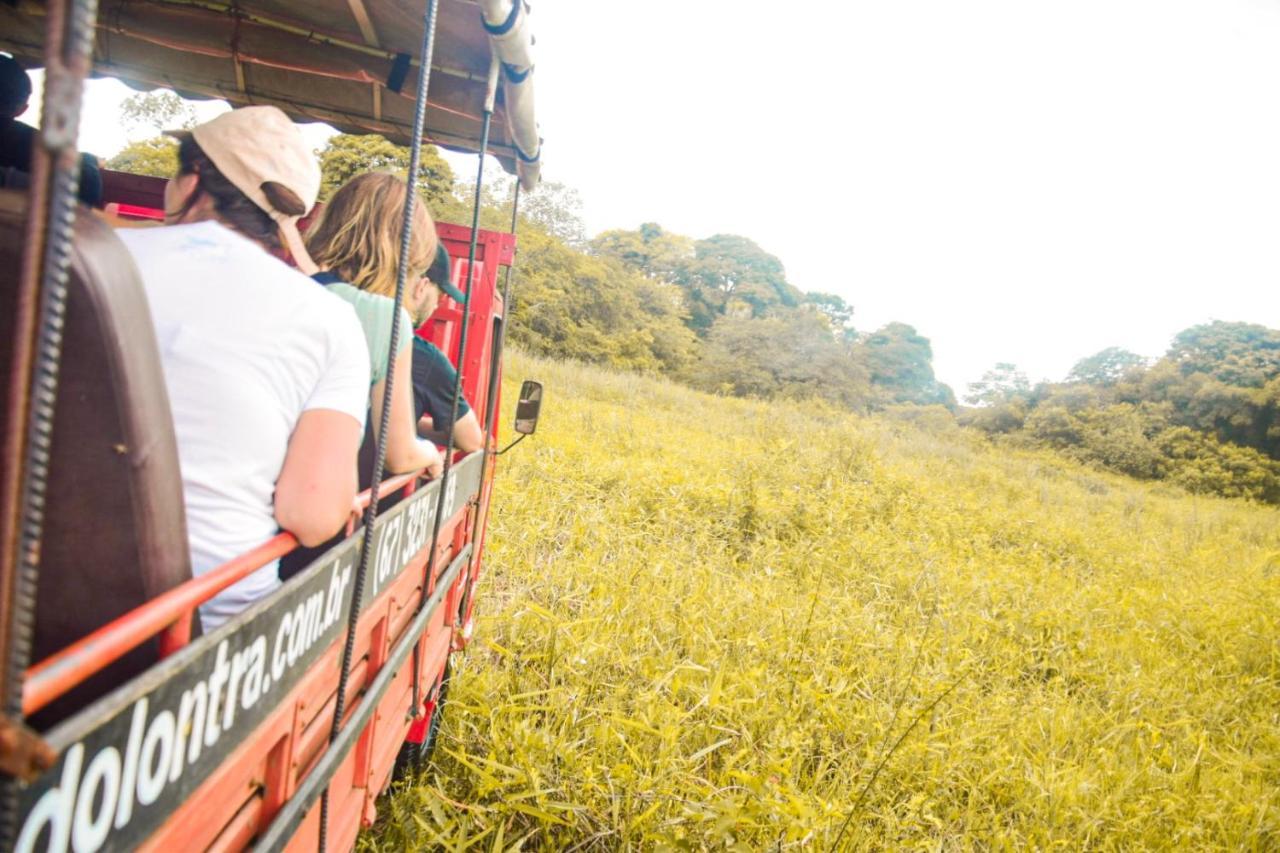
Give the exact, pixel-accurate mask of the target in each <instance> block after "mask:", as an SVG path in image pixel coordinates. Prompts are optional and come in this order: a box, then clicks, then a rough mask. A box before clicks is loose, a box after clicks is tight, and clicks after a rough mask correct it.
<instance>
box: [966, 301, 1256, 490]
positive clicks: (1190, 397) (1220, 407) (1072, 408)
mask: <svg viewBox="0 0 1280 853" xmlns="http://www.w3.org/2000/svg"><path fill="white" fill-rule="evenodd" d="M998 367H1008V365H999V366H998ZM985 379H990V380H991V382H988V383H986V384H985V385H984V386H983V387H982V388H981V389H980V390H981V391H982V393H980V394H975V395H972V396H971V397H970V398H969V400H970V402H975V403H983V404H985V405H983V407H982V408H979V409H972V410H969V411H967V412H965V413H964V415H963V418H962V420H963V422H964V423H965V424H966V425H968V426H973V427H976V428H978V429H981V430H983V431H984V432H987V433H992V434H997V433H998V434H1012V435H1015V436H1020V437H1022V438H1027V439H1030V440H1032V441H1034V442H1036V443H1039V444H1042V445H1045V446H1048V447H1052V448H1055V449H1057V450H1059V451H1061V452H1063V453H1065V454H1067V455H1069V456H1071V457H1073V458H1075V459H1079V460H1081V461H1083V462H1088V463H1090V464H1095V465H1100V466H1103V467H1106V468H1110V469H1112V470H1115V471H1120V472H1122V473H1125V474H1129V475H1131V476H1135V477H1141V478H1146V479H1163V480H1168V481H1170V482H1173V483H1176V484H1177V485H1180V486H1182V487H1184V488H1186V489H1188V490H1190V491H1193V492H1199V493H1210V494H1218V495H1223V496H1227V497H1240V498H1248V499H1251V500H1261V501H1270V502H1277V503H1280V486H1278V485H1277V483H1278V482H1280V481H1278V480H1277V471H1280V467H1277V466H1280V462H1277V460H1278V459H1280V332H1276V331H1273V330H1271V329H1267V328H1265V327H1263V326H1257V325H1252V324H1247V323H1223V322H1213V323H1207V324H1204V325H1200V326H1194V327H1192V328H1190V329H1187V330H1185V331H1183V332H1181V333H1179V334H1178V335H1177V336H1176V337H1175V338H1174V341H1173V345H1172V346H1171V347H1170V349H1169V352H1168V353H1167V354H1166V355H1165V357H1164V358H1162V359H1160V360H1159V361H1157V362H1156V363H1155V364H1153V365H1151V366H1149V367H1148V366H1146V363H1145V360H1143V359H1141V358H1140V357H1138V356H1136V355H1134V354H1133V353H1129V352H1126V351H1125V350H1121V349H1118V348H1116V347H1112V348H1109V349H1105V350H1103V351H1102V352H1100V353H1097V354H1096V355H1093V356H1090V357H1089V358H1086V359H1084V360H1082V361H1080V362H1079V363H1077V364H1076V366H1075V367H1074V368H1073V369H1072V371H1071V374H1070V376H1069V377H1068V381H1067V382H1066V383H1064V384H1060V385H1046V386H1042V387H1040V388H1037V389H1036V390H1035V391H1034V392H1032V393H1029V394H1028V393H1025V392H1026V389H1025V387H1020V388H1014V387H1013V386H1012V384H1011V383H1009V382H1007V381H1003V380H1002V379H1001V378H1000V377H999V376H995V375H992V374H989V375H988V377H984V380H985ZM974 387H977V386H974ZM1002 401H1004V402H1002Z"/></svg>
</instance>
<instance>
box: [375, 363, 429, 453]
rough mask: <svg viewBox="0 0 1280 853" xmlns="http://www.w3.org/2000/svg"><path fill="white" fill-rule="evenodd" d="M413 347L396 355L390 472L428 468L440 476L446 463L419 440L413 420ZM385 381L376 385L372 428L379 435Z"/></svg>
mask: <svg viewBox="0 0 1280 853" xmlns="http://www.w3.org/2000/svg"><path fill="white" fill-rule="evenodd" d="M411 359H412V350H411V349H409V348H407V347H406V348H405V349H404V350H402V351H401V352H400V354H399V355H397V356H396V361H395V366H394V367H393V368H392V369H393V370H394V372H395V383H394V390H393V391H392V399H391V422H390V423H389V424H388V426H387V471H388V472H389V473H392V474H403V473H406V472H408V471H416V470H418V469H419V468H426V469H427V471H428V473H429V474H430V475H431V476H432V477H439V476H440V471H441V468H442V465H443V459H442V458H441V456H440V451H438V450H436V449H435V447H434V446H433V445H432V444H430V443H429V442H425V441H419V440H418V434H417V430H416V429H415V428H414V427H415V424H414V420H413V384H412V376H411V375H410V373H411V370H412V367H411ZM386 386H387V383H386V380H385V379H384V380H382V381H381V382H379V383H378V384H377V385H375V386H373V396H372V403H373V411H372V417H373V429H374V432H375V434H376V432H377V430H378V427H379V426H380V425H381V424H382V406H383V399H384V398H385V397H386V390H387V388H386Z"/></svg>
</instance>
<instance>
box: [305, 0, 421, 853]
mask: <svg viewBox="0 0 1280 853" xmlns="http://www.w3.org/2000/svg"><path fill="white" fill-rule="evenodd" d="M438 7H439V0H428V2H427V7H426V11H425V14H424V16H423V26H422V47H421V60H420V62H419V65H418V91H417V97H416V99H415V102H414V113H413V138H412V142H411V144H410V147H409V174H408V176H407V183H408V187H407V191H406V192H405V197H404V218H403V221H402V223H401V227H400V257H399V258H398V259H397V263H396V292H395V299H394V302H395V305H394V307H393V309H392V312H391V340H390V342H389V345H388V347H387V365H386V367H387V369H386V374H385V375H386V379H384V380H383V383H384V386H385V387H384V391H383V406H382V417H381V419H380V423H379V425H378V434H377V441H376V445H375V446H376V450H375V452H374V462H373V474H372V477H371V482H370V483H369V505H368V506H367V507H365V511H364V537H363V539H362V540H361V543H360V563H359V565H358V566H357V568H356V575H355V580H354V581H353V583H352V590H351V609H350V611H348V614H347V632H346V638H345V640H344V642H343V645H342V663H341V666H340V669H339V672H338V692H337V695H336V697H335V698H334V708H333V722H332V723H331V724H330V726H329V748H332V745H333V743H334V741H335V740H336V739H337V737H338V734H339V732H341V731H342V718H343V716H344V715H345V714H346V709H347V702H346V699H347V682H348V681H349V680H350V678H351V658H352V657H353V656H354V655H355V643H356V627H357V623H358V622H359V621H360V600H361V599H362V598H363V597H364V588H365V579H366V577H367V576H368V574H369V562H370V559H371V557H372V556H373V540H374V536H373V533H374V523H375V522H376V521H377V518H378V487H379V486H380V485H381V483H382V473H383V470H384V468H385V467H386V461H387V431H388V427H389V426H390V424H391V409H392V408H393V407H392V405H391V399H392V394H393V393H394V391H395V375H396V374H395V360H396V354H397V351H398V349H399V344H400V306H401V305H402V304H404V290H405V285H406V283H407V281H408V278H409V255H410V247H411V246H412V243H413V214H414V205H415V203H416V202H417V200H418V191H417V189H416V184H417V178H418V171H419V169H420V166H421V162H422V128H423V125H424V124H425V123H426V115H427V88H428V86H429V85H430V82H431V55H432V53H433V52H434V50H435V37H436V20H437V14H436V13H437V11H438ZM440 492H441V495H443V494H444V488H443V484H442V488H441V489H440ZM424 598H425V591H424ZM325 781H326V782H328V780H325ZM328 843H329V786H328V784H326V785H325V787H324V791H323V792H322V793H321V795H320V832H319V845H318V846H319V850H320V853H325V851H326V850H327V849H328Z"/></svg>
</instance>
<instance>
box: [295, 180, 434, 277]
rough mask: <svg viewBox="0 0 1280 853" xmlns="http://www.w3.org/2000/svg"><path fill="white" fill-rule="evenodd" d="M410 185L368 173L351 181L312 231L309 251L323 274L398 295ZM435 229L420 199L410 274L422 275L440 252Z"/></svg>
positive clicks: (415, 212) (415, 207)
mask: <svg viewBox="0 0 1280 853" xmlns="http://www.w3.org/2000/svg"><path fill="white" fill-rule="evenodd" d="M408 189H409V186H408V184H407V183H405V181H403V180H401V179H400V178H398V177H396V176H395V175H390V174H387V173H386V172H366V173H365V174H363V175H358V176H356V177H354V178H352V179H351V180H349V181H347V182H346V183H345V184H343V185H342V187H341V188H340V189H339V190H338V191H337V192H336V193H334V194H333V198H331V199H329V201H328V202H327V203H326V204H325V206H324V211H323V212H322V213H321V214H320V219H319V221H318V222H316V223H314V224H313V225H312V226H311V227H310V228H309V229H307V251H308V253H309V254H310V255H311V258H312V260H314V261H315V262H316V264H317V265H319V266H320V268H321V269H328V270H330V271H331V272H334V273H336V274H337V275H339V276H341V277H342V279H343V280H344V281H346V282H349V283H350V284H352V285H354V286H356V287H358V288H360V289H361V290H367V291H369V292H371V293H378V294H381V295H382V296H394V295H395V291H396V262H397V261H398V259H399V257H400V229H401V225H402V223H403V221H404V202H405V194H406V192H408ZM436 241H437V237H436V229H435V223H433V222H432V221H431V214H430V213H428V212H427V205H426V202H424V201H423V200H422V196H421V195H420V194H419V196H418V198H417V199H416V201H415V203H414V205H413V232H412V236H411V238H410V241H409V259H408V260H409V275H410V278H411V279H412V278H414V277H417V276H420V275H422V274H423V273H424V272H425V271H426V269H427V267H428V266H430V265H431V261H432V260H433V259H434V258H435V253H436Z"/></svg>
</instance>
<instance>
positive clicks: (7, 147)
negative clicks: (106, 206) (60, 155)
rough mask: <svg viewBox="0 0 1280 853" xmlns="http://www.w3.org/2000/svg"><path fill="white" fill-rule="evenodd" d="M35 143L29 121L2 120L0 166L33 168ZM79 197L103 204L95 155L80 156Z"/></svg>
mask: <svg viewBox="0 0 1280 853" xmlns="http://www.w3.org/2000/svg"><path fill="white" fill-rule="evenodd" d="M35 146H36V129H35V128H34V127H32V126H31V125H29V124H24V123H23V122H20V121H17V120H15V119H9V120H8V121H4V122H0V167H3V168H10V169H17V170H18V171H19V172H23V173H29V172H30V171H31V155H32V152H33V151H34V150H35ZM79 195H80V200H81V201H82V202H84V203H85V204H87V205H90V206H92V207H102V173H101V172H99V171H98V161H97V160H96V159H94V157H93V155H92V154H82V155H80V193H79Z"/></svg>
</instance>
